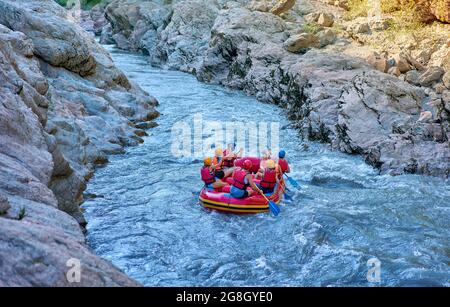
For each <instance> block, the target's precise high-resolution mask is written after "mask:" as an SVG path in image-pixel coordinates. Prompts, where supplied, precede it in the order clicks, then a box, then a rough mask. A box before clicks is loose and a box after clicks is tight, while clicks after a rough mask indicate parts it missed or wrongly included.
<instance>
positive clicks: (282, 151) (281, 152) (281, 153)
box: [278, 150, 286, 159]
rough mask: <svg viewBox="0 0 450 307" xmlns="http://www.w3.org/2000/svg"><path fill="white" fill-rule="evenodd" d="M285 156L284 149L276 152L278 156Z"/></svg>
mask: <svg viewBox="0 0 450 307" xmlns="http://www.w3.org/2000/svg"><path fill="white" fill-rule="evenodd" d="M285 156H286V152H285V151H284V150H280V152H279V153H278V158H281V159H283V158H284V157H285Z"/></svg>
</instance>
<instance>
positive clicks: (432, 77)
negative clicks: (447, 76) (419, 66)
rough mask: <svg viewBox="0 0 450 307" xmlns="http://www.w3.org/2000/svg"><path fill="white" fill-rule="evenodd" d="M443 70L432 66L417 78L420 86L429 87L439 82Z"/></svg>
mask: <svg viewBox="0 0 450 307" xmlns="http://www.w3.org/2000/svg"><path fill="white" fill-rule="evenodd" d="M443 74H444V70H443V69H442V68H441V67H439V66H432V67H429V68H428V69H427V70H425V71H424V72H423V73H422V74H421V75H420V77H419V83H420V85H422V86H430V85H432V84H433V83H436V82H438V81H440V80H441V77H442V75H443Z"/></svg>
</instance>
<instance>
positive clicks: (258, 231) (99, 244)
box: [83, 46, 450, 286]
mask: <svg viewBox="0 0 450 307" xmlns="http://www.w3.org/2000/svg"><path fill="white" fill-rule="evenodd" d="M106 48H107V49H108V50H109V51H110V52H111V54H112V57H113V59H114V61H115V63H116V65H117V66H118V67H119V68H121V69H122V70H123V71H124V72H125V73H126V74H127V76H128V77H129V78H130V79H131V80H133V81H134V82H135V83H137V84H139V85H140V86H141V87H142V88H143V89H145V90H146V91H148V92H149V93H150V94H152V95H153V96H155V97H156V98H157V99H158V100H159V102H160V106H159V107H158V111H159V112H160V113H161V116H160V117H159V118H158V119H157V122H158V124H159V126H158V127H156V128H153V129H150V130H148V133H149V136H146V137H144V139H145V142H144V143H143V144H142V145H140V146H137V147H130V148H127V152H126V153H125V154H121V155H115V156H111V157H110V163H108V164H107V165H106V166H104V167H101V168H98V169H97V171H96V173H95V176H94V177H93V178H92V179H91V181H90V182H89V185H88V189H87V191H86V192H87V193H88V194H95V195H97V197H96V198H89V199H87V200H86V202H85V203H84V204H83V209H84V211H85V216H86V218H87V220H88V226H87V230H88V233H87V238H88V243H89V245H90V246H91V247H92V248H93V249H94V250H95V252H96V253H97V254H98V255H100V256H102V257H104V258H106V259H108V260H110V261H111V262H112V263H114V264H115V265H116V266H118V267H119V268H120V269H122V270H123V271H124V272H125V273H126V274H128V275H129V276H131V277H132V278H134V279H136V280H137V281H139V282H141V283H142V284H144V285H147V286H372V285H374V286H379V285H380V286H439V285H440V286H450V227H449V226H450V183H449V182H448V181H444V180H442V179H439V178H433V177H424V176H417V175H402V176H396V177H392V176H389V175H379V174H378V172H377V171H376V170H374V169H373V168H372V167H370V166H369V165H367V164H365V163H364V161H363V160H362V159H361V158H360V157H356V156H350V155H346V154H343V153H339V152H335V151H331V150H330V149H329V148H328V146H326V145H323V144H317V143H309V142H305V141H303V140H301V138H300V137H299V136H298V133H297V132H296V131H295V130H294V129H291V128H290V126H289V122H288V121H287V119H286V116H285V114H284V112H283V110H282V109H280V108H278V107H276V106H274V105H269V104H264V103H261V102H258V101H257V100H256V99H255V98H253V97H249V96H246V95H245V94H243V93H241V92H239V91H235V90H231V89H227V88H223V87H220V86H215V85H208V84H204V83H200V82H198V81H197V80H196V79H195V77H193V76H191V75H189V74H185V73H181V72H177V71H167V70H163V69H160V68H155V67H152V66H150V65H149V64H148V63H147V60H146V58H145V57H144V56H142V55H139V54H133V53H128V52H123V51H119V50H117V49H116V48H114V47H112V46H107V47H106ZM195 114H202V118H203V120H207V121H223V120H224V114H226V120H227V121H243V122H250V121H265V122H278V123H280V129H281V130H280V140H279V143H280V147H282V148H283V149H285V150H286V151H287V155H288V156H287V157H288V160H289V162H290V165H291V169H292V177H294V178H296V179H297V180H298V182H299V184H300V185H301V188H300V189H299V190H296V189H295V188H294V187H292V186H289V184H288V187H289V188H290V192H289V194H290V195H291V197H292V199H291V200H289V201H284V202H283V204H282V205H281V213H280V215H279V216H278V217H272V216H271V215H270V214H259V215H250V216H236V215H226V214H220V213H216V212H211V211H207V210H205V209H203V208H202V207H201V206H200V205H199V204H198V193H199V191H200V189H201V187H202V183H201V181H200V178H199V168H200V166H201V159H195V158H176V157H174V156H173V154H172V151H171V137H172V127H173V125H174V124H175V123H178V122H183V121H184V122H188V123H189V122H192V121H193V117H194V115H195ZM368 261H369V262H368ZM378 273H379V275H377V274H378ZM368 275H369V280H368ZM378 276H379V279H378V278H377V277H378Z"/></svg>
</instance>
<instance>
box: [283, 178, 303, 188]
mask: <svg viewBox="0 0 450 307" xmlns="http://www.w3.org/2000/svg"><path fill="white" fill-rule="evenodd" d="M286 177H287V176H286ZM287 179H288V181H289V183H290V184H292V186H294V187H295V188H297V189H298V188H300V185H299V184H298V182H297V181H295V180H294V179H293V178H291V177H287Z"/></svg>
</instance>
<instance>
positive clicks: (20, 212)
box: [17, 207, 27, 221]
mask: <svg viewBox="0 0 450 307" xmlns="http://www.w3.org/2000/svg"><path fill="white" fill-rule="evenodd" d="M26 215H27V209H25V207H22V208H20V210H19V214H18V215H17V219H18V220H19V221H20V220H22V219H23V218H24V217H25V216H26Z"/></svg>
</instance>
